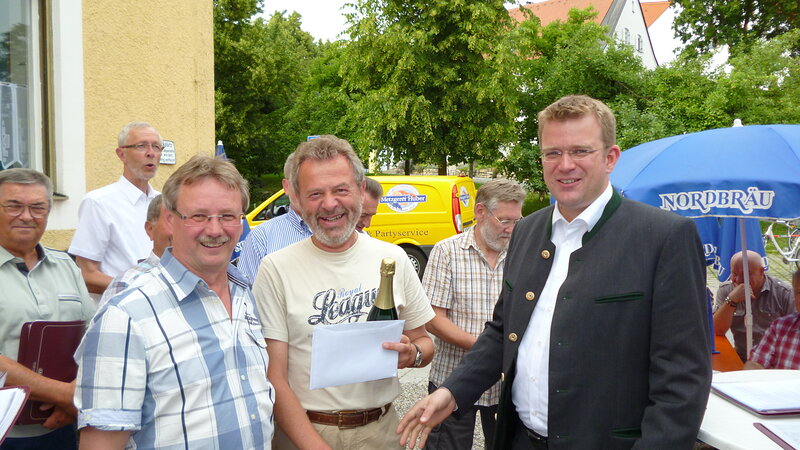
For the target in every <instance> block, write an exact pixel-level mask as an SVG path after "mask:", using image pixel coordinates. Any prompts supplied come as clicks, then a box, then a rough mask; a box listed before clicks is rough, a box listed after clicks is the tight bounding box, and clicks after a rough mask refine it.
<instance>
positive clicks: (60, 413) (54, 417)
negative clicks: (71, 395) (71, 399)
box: [39, 403, 78, 430]
mask: <svg viewBox="0 0 800 450" xmlns="http://www.w3.org/2000/svg"><path fill="white" fill-rule="evenodd" d="M50 408H52V409H53V412H51V413H50V417H48V418H47V420H45V421H44V423H43V424H42V426H43V427H45V428H48V429H50V430H55V429H57V428H61V427H63V426H65V425H69V424H71V423H74V422H75V421H76V420H77V419H78V410H77V409H75V407H74V406H72V405H70V406H67V407H64V406H59V405H53V404H52V403H45V404H43V405H42V406H41V407H40V408H39V409H41V410H42V411H44V410H47V409H50Z"/></svg>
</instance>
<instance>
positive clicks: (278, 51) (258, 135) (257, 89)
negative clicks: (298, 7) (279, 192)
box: [214, 0, 317, 180]
mask: <svg viewBox="0 0 800 450" xmlns="http://www.w3.org/2000/svg"><path fill="white" fill-rule="evenodd" d="M257 12H260V2H259V1H254V0H215V2H214V87H215V107H216V131H217V138H218V139H221V140H222V141H223V142H224V143H225V152H226V153H227V154H228V156H229V157H231V158H232V159H234V160H235V161H236V162H237V167H238V168H239V170H240V171H242V173H243V174H244V176H245V177H247V178H248V179H250V180H255V179H257V178H258V176H259V175H260V174H263V173H272V172H279V171H281V169H282V167H283V163H284V161H285V158H286V155H288V154H289V153H290V152H291V151H292V150H294V148H295V146H296V145H297V143H298V140H297V133H296V132H295V130H296V128H297V127H293V126H291V124H290V123H288V121H287V116H288V112H289V111H290V110H291V109H292V107H293V105H294V101H295V98H296V97H297V96H298V94H299V93H300V92H301V91H302V88H303V86H304V84H305V82H306V79H307V78H308V74H309V66H310V64H311V61H312V60H313V58H314V57H315V56H316V51H317V47H316V45H315V44H314V41H313V38H312V36H311V35H310V34H308V33H306V32H304V31H302V30H301V29H300V16H299V15H298V14H297V13H293V14H292V15H290V16H288V17H286V16H284V15H283V14H281V13H275V14H274V15H273V16H272V17H271V18H270V19H269V20H268V21H265V20H264V19H262V18H255V19H253V18H252V17H253V15H254V14H255V13H257Z"/></svg>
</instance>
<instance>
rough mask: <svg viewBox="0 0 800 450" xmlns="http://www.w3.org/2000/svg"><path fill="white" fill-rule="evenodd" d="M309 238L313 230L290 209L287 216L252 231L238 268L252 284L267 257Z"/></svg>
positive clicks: (272, 220) (245, 244) (248, 236)
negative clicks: (259, 267)
mask: <svg viewBox="0 0 800 450" xmlns="http://www.w3.org/2000/svg"><path fill="white" fill-rule="evenodd" d="M307 237H311V229H310V228H308V225H306V223H305V222H304V221H303V219H302V218H301V217H300V215H299V214H297V213H296V212H295V210H294V209H292V208H289V212H287V213H286V214H284V215H282V216H278V217H276V218H274V219H270V220H268V221H266V222H264V223H262V224H261V225H259V226H257V227H255V228H253V229H252V230H251V231H250V233H249V234H248V235H247V239H245V241H244V248H243V249H242V255H241V256H240V257H239V263H238V265H237V267H238V269H239V270H240V271H241V272H242V273H243V274H244V275H245V276H246V277H247V279H248V280H250V283H252V282H253V281H255V279H256V273H258V266H259V265H260V264H261V260H262V259H264V257H265V256H267V255H269V254H270V253H273V252H276V251H278V250H280V249H282V248H284V247H288V246H290V245H292V244H294V243H295V242H299V241H302V240H303V239H305V238H307Z"/></svg>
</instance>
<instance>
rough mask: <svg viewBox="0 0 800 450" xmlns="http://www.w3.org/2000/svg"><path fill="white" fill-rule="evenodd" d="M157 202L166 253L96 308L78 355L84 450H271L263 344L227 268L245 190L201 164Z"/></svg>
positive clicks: (232, 175)
mask: <svg viewBox="0 0 800 450" xmlns="http://www.w3.org/2000/svg"><path fill="white" fill-rule="evenodd" d="M163 200H164V209H165V211H164V213H165V214H166V215H167V223H168V225H169V227H170V228H171V229H172V247H171V248H170V249H167V250H165V251H164V255H163V257H162V258H161V261H160V264H159V265H157V266H155V267H153V268H152V269H150V270H149V271H147V272H145V273H142V274H141V275H139V276H138V277H137V278H136V279H135V280H133V281H132V283H131V285H130V286H129V287H128V288H127V289H125V290H123V291H122V292H121V293H119V294H117V295H115V296H114V297H112V298H111V299H110V300H109V301H108V302H107V303H105V304H104V305H103V306H102V307H101V309H100V310H99V311H98V313H97V315H95V317H94V319H92V323H91V324H90V325H89V327H88V330H87V331H86V335H85V336H84V338H83V341H82V342H81V345H80V346H79V348H78V350H77V352H76V353H75V360H76V361H77V362H78V366H79V369H78V376H77V386H76V389H75V396H74V401H75V406H76V407H77V409H78V428H80V429H81V435H80V443H81V448H85V449H104V450H105V449H122V448H124V447H126V448H137V449H149V448H217V449H220V448H224V449H269V448H270V447H271V441H272V434H273V429H274V425H273V412H272V409H273V406H274V403H275V391H274V389H273V387H272V384H271V383H270V382H269V380H267V367H268V361H269V358H268V355H267V352H266V343H265V341H264V335H263V334H262V333H261V321H260V319H259V315H258V311H257V310H256V305H255V301H254V299H253V295H252V293H251V292H250V288H249V283H248V281H247V279H246V278H245V277H244V276H243V275H242V274H241V273H240V272H239V271H238V270H237V269H236V268H235V267H233V266H232V265H231V264H230V258H231V253H232V252H233V248H234V246H235V245H236V243H237V242H239V236H240V235H241V233H242V216H243V211H244V209H245V208H246V207H247V205H248V203H249V194H248V191H247V182H246V181H245V180H244V179H243V178H242V176H241V175H240V174H239V172H238V171H237V170H236V168H235V167H234V166H233V164H231V163H230V162H228V161H225V160H221V159H215V158H212V157H210V156H203V155H198V156H195V157H193V158H192V159H190V160H189V161H188V162H187V163H186V164H184V165H183V166H181V167H180V168H178V170H176V171H175V173H173V174H172V176H170V178H169V179H168V180H167V182H166V184H165V185H164V192H163Z"/></svg>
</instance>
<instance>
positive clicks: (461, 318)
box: [422, 227, 506, 406]
mask: <svg viewBox="0 0 800 450" xmlns="http://www.w3.org/2000/svg"><path fill="white" fill-rule="evenodd" d="M505 259H506V252H505V250H504V251H503V252H502V253H500V255H499V256H498V258H497V263H496V264H495V267H494V269H492V268H491V267H489V263H488V262H486V258H484V256H483V253H482V252H481V250H480V249H479V248H478V244H477V242H475V227H470V228H468V229H467V230H466V231H464V233H461V234H457V235H455V236H452V237H450V238H447V239H445V240H442V241H440V242H439V243H437V244H436V245H435V246H434V247H433V250H432V251H431V254H430V258H429V259H428V265H427V266H426V267H425V275H424V276H423V278H422V286H423V288H425V292H426V293H427V294H428V298H430V299H431V305H432V306H438V307H440V308H444V309H447V318H448V319H450V321H451V322H453V323H454V324H455V325H456V326H457V327H459V328H461V329H462V330H464V331H465V332H467V333H469V334H471V335H473V336H478V335H479V334H481V332H483V327H484V325H485V324H486V322H487V321H489V320H491V319H492V312H493V311H494V305H495V303H497V299H498V298H500V290H501V288H502V281H503V263H504V261H505ZM465 352H466V351H465V350H464V349H462V348H461V347H458V346H456V345H453V344H449V343H447V342H444V341H442V340H441V339H436V353H435V354H434V356H433V362H432V364H431V371H430V376H429V379H430V381H431V383H433V384H435V385H436V386H441V385H442V383H443V382H444V380H445V378H447V376H448V375H450V372H452V371H453V369H455V367H456V366H457V365H458V363H459V362H460V361H461V358H462V357H463V356H464V353H465ZM499 395H500V383H496V384H495V385H494V386H492V387H491V388H489V390H487V391H486V392H484V393H483V395H482V396H481V398H480V399H479V400H478V401H477V403H476V405H480V406H492V405H496V404H497V402H498V399H499Z"/></svg>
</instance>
